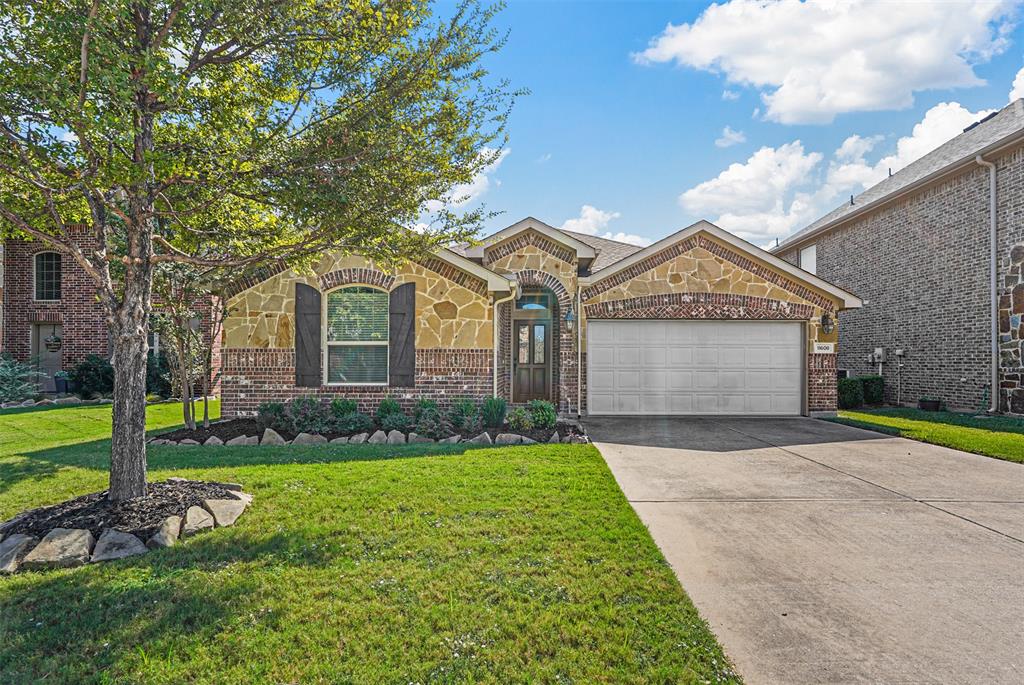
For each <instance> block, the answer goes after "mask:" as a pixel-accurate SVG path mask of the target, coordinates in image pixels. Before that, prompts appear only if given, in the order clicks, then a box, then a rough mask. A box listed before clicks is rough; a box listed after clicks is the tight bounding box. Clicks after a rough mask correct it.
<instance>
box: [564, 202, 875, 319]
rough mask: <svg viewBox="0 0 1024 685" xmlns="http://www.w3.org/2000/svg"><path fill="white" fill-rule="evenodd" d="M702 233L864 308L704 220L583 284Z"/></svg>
mask: <svg viewBox="0 0 1024 685" xmlns="http://www.w3.org/2000/svg"><path fill="white" fill-rule="evenodd" d="M701 232H704V233H707V234H709V235H711V236H712V237H714V238H717V239H718V240H720V241H722V242H724V243H726V244H727V245H730V246H731V247H733V248H734V249H736V250H738V251H739V252H741V253H745V254H748V255H751V256H752V257H755V258H756V259H759V260H761V261H762V262H765V263H766V264H768V265H769V266H771V267H772V268H774V269H775V270H776V271H779V272H781V273H784V274H786V275H788V276H790V277H791V278H794V279H796V280H798V281H801V282H803V283H806V284H807V285H810V286H812V287H814V288H816V289H818V290H820V291H822V292H825V293H828V294H829V295H831V296H833V297H835V298H837V299H838V300H839V301H840V302H842V308H843V309H856V308H858V307H860V306H862V305H863V302H862V300H861V299H860V298H859V297H857V296H856V295H854V294H853V293H849V292H847V291H845V290H843V289H842V288H840V287H838V286H835V285H832V284H831V283H829V282H828V281H825V280H823V279H821V278H818V277H817V276H815V275H814V274H812V273H810V272H809V271H804V270H803V269H801V268H800V267H797V266H793V265H792V264H790V263H789V262H787V261H785V260H783V259H780V258H778V257H776V256H775V255H773V254H771V253H770V252H768V251H766V250H762V249H761V248H760V247H757V246H756V245H754V244H752V243H748V242H747V241H745V240H743V239H742V238H738V237H736V236H735V235H733V234H732V233H729V232H728V231H725V230H723V229H721V228H719V227H718V226H715V225H714V224H713V223H711V222H710V221H703V220H702V221H698V222H697V223H695V224H693V225H691V226H687V227H686V228H684V229H682V230H681V231H677V232H675V233H673V234H672V235H670V236H668V237H666V238H662V239H661V240H659V241H658V242H656V243H654V244H653V245H649V246H648V247H645V248H643V249H642V250H638V251H636V252H634V253H633V254H631V255H629V256H628V257H626V258H625V259H620V260H619V261H617V262H615V263H614V264H612V265H611V266H608V267H606V268H604V269H601V270H600V271H599V272H597V273H595V274H592V275H591V276H588V277H586V278H581V279H580V282H581V283H583V284H584V285H588V286H589V285H594V284H595V283H599V282H601V281H602V280H604V279H606V278H608V277H609V276H614V275H615V274H617V273H619V272H621V271H623V270H625V269H628V268H629V267H631V266H633V265H634V264H637V263H638V262H642V261H643V260H645V259H647V258H648V257H650V256H652V255H655V254H657V253H659V252H661V251H662V250H664V249H666V248H668V247H671V246H672V245H674V244H675V243H678V242H680V241H683V240H686V239H687V238H689V237H691V236H693V235H695V234H697V233H701Z"/></svg>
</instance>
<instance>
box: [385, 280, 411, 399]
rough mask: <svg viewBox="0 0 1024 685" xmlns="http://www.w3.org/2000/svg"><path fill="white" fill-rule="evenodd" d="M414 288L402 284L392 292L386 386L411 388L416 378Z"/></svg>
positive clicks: (409, 284) (408, 284) (407, 284)
mask: <svg viewBox="0 0 1024 685" xmlns="http://www.w3.org/2000/svg"><path fill="white" fill-rule="evenodd" d="M415 320H416V284H415V283H405V284H403V285H400V286H398V287H397V288H395V289H394V290H392V291H391V313H390V321H389V323H390V335H389V338H388V348H389V349H388V362H389V364H388V366H389V372H388V376H389V379H388V381H389V383H390V385H392V386H397V387H406V388H411V387H412V386H413V385H415V377H416V326H415Z"/></svg>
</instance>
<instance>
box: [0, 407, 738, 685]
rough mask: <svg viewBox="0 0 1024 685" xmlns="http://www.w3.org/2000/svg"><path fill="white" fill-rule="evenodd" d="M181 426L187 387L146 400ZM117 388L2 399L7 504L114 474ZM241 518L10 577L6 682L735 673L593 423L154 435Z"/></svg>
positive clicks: (0, 473)
mask: <svg viewBox="0 0 1024 685" xmlns="http://www.w3.org/2000/svg"><path fill="white" fill-rule="evenodd" d="M148 416H149V426H150V427H151V428H153V429H161V428H169V427H171V426H173V425H175V424H176V423H177V422H179V421H180V408H179V407H176V406H173V405H155V406H151V407H150V408H149V414H148ZM109 426H110V409H109V407H107V406H96V407H77V408H54V409H46V410H9V411H4V412H0V519H3V518H6V517H9V516H12V515H14V514H16V513H17V512H18V511H20V510H23V509H25V508H28V507H32V506H39V505H42V504H49V503H54V502H58V501H61V500H63V499H66V498H68V497H72V496H75V495H81V494H85V493H88V492H92V491H96V490H100V489H103V488H104V487H105V484H106V477H107V476H106V472H105V469H106V467H107V460H106V453H107V450H108V449H109V439H108V436H109V431H110V428H109ZM149 465H150V476H151V478H152V479H155V480H159V479H163V478H167V477H168V476H171V475H179V476H184V477H189V478H197V479H217V480H230V481H237V482H241V483H243V484H244V486H245V489H246V490H247V491H249V492H252V493H253V494H254V495H255V496H256V498H255V502H254V503H253V506H252V507H251V508H250V509H249V510H248V511H247V512H246V514H245V515H244V516H243V517H242V518H241V519H240V520H239V522H238V524H237V525H236V526H234V527H232V528H227V529H222V530H217V531H213V532H209V533H206V534H204V535H201V536H198V537H195V538H191V539H189V540H187V541H186V542H185V543H184V544H180V545H178V546H176V547H173V548H171V549H166V550H160V551H157V552H152V553H150V554H148V555H145V556H143V557H136V558H134V559H125V560H121V561H117V562H112V563H108V564H98V565H95V566H85V567H82V568H78V569H69V570H60V571H49V572H28V573H22V574H17V575H14V576H10V577H0V682H3V683H5V684H7V683H29V682H31V683H66V682H75V683H181V682H195V683H238V682H245V683H250V682H253V683H300V682H301V683H477V682H484V683H488V682H489V683H509V682H545V683H580V684H582V683H690V682H693V683H698V682H736V677H735V676H734V675H733V674H732V672H731V670H730V668H729V666H728V664H727V662H726V659H725V658H724V656H723V653H722V650H721V648H720V647H719V645H718V643H717V642H716V640H715V638H714V636H713V635H712V634H711V632H710V631H709V630H708V627H707V625H706V624H705V623H704V622H703V621H702V620H701V619H700V617H699V616H698V615H697V612H696V611H695V609H694V607H693V606H692V604H691V603H690V601H689V599H688V598H687V597H686V595H685V593H684V592H683V590H682V588H681V587H680V586H679V584H678V582H677V580H676V578H675V576H674V574H673V573H672V570H671V569H670V567H669V566H668V565H667V564H666V562H665V560H664V558H663V557H662V555H661V554H660V552H659V551H658V549H657V548H656V546H655V545H654V543H653V542H652V540H651V538H650V536H649V534H648V532H647V530H646V529H645V528H644V526H643V525H642V524H641V522H640V521H639V519H638V518H637V517H636V515H635V513H634V512H633V511H632V509H631V508H630V507H629V505H628V503H627V502H626V500H625V498H624V497H623V495H622V494H621V492H620V491H619V489H618V487H617V486H616V484H615V482H614V479H613V478H612V476H611V474H610V472H609V471H608V469H607V467H606V466H605V464H604V462H603V460H602V459H601V457H600V455H599V454H598V453H597V451H596V450H595V449H594V448H593V447H591V446H590V445H533V446H528V447H507V448H486V449H474V450H468V449H466V448H465V447H464V446H459V445H425V446H424V445H408V446H387V445H364V446H336V447H308V448H264V447H236V448H229V447H219V448H203V447H154V448H151V450H150V455H149Z"/></svg>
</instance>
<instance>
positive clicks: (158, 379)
mask: <svg viewBox="0 0 1024 685" xmlns="http://www.w3.org/2000/svg"><path fill="white" fill-rule="evenodd" d="M170 377H171V373H170V368H168V366H167V355H166V354H164V353H163V352H161V353H160V354H153V352H152V351H150V352H149V354H148V355H146V392H147V393H149V394H156V395H160V396H161V397H170V396H171V380H170ZM72 380H74V379H72ZM110 387H111V389H113V387H114V384H113V377H111V384H110ZM77 391H78V392H81V387H79V388H78V390H77ZM201 393H202V391H200V394H201Z"/></svg>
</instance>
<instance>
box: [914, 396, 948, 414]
mask: <svg viewBox="0 0 1024 685" xmlns="http://www.w3.org/2000/svg"><path fill="white" fill-rule="evenodd" d="M917 408H918V409H921V410H922V411H941V410H942V400H935V399H932V398H930V397H922V398H921V399H919V400H918V401H917Z"/></svg>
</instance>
